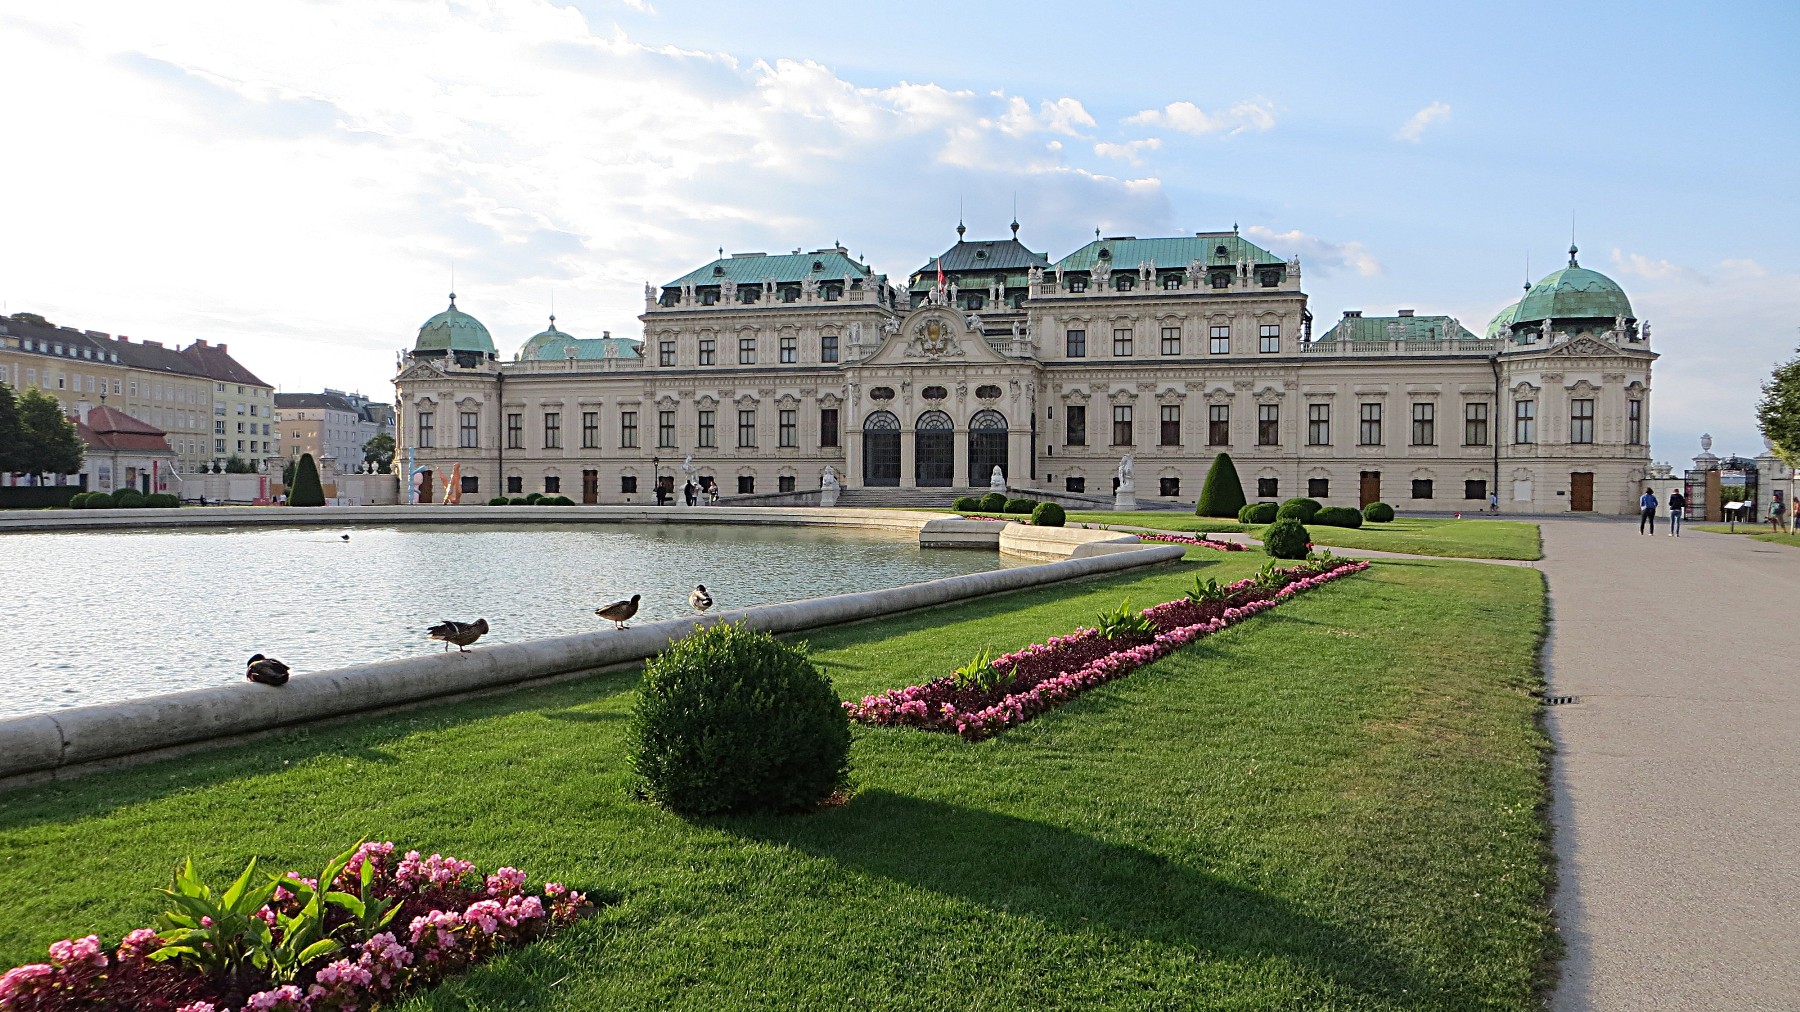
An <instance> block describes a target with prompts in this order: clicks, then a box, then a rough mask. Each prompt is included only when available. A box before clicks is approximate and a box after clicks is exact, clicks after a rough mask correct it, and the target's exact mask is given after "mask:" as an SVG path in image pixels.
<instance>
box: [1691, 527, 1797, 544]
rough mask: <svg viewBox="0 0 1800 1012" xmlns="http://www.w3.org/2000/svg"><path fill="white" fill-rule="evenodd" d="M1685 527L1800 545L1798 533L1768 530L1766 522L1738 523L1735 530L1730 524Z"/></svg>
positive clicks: (1771, 542)
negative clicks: (1759, 524) (1757, 523)
mask: <svg viewBox="0 0 1800 1012" xmlns="http://www.w3.org/2000/svg"><path fill="white" fill-rule="evenodd" d="M1685 529H1686V530H1691V531H1706V532H1708V533H1711V534H1742V535H1744V536H1746V537H1749V538H1754V539H1755V540H1757V541H1767V542H1769V543H1770V544H1775V545H1795V546H1800V534H1795V533H1792V532H1789V531H1781V532H1779V533H1778V532H1776V531H1773V530H1770V529H1769V525H1768V524H1766V523H1765V524H1762V525H1761V526H1758V525H1756V524H1738V525H1737V530H1732V529H1731V525H1730V524H1688V525H1686V526H1685Z"/></svg>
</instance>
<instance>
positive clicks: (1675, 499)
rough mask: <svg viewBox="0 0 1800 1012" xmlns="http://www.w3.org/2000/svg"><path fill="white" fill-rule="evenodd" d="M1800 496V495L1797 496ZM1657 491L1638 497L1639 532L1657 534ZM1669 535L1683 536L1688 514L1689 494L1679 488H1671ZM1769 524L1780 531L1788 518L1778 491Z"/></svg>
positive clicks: (1770, 504) (1770, 503)
mask: <svg viewBox="0 0 1800 1012" xmlns="http://www.w3.org/2000/svg"><path fill="white" fill-rule="evenodd" d="M1796 498H1800V497H1796ZM1656 506H1657V503H1656V493H1655V492H1653V491H1651V490H1650V489H1645V490H1644V494H1643V495H1641V496H1639V497H1638V533H1639V534H1649V535H1650V536H1651V537H1655V536H1656ZM1668 506H1669V537H1671V538H1679V537H1681V521H1682V520H1683V519H1684V518H1685V517H1686V516H1687V496H1685V495H1683V494H1682V493H1681V490H1680V489H1678V488H1674V489H1670V490H1669V504H1668ZM1768 515H1769V526H1770V528H1772V529H1773V530H1774V531H1775V532H1776V533H1778V534H1779V533H1780V532H1781V529H1782V524H1783V523H1785V522H1786V520H1787V503H1786V502H1785V501H1783V499H1782V497H1781V493H1780V492H1779V491H1777V492H1776V493H1775V494H1774V495H1773V496H1772V497H1771V498H1770V500H1769V514H1768Z"/></svg>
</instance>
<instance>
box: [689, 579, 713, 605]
mask: <svg viewBox="0 0 1800 1012" xmlns="http://www.w3.org/2000/svg"><path fill="white" fill-rule="evenodd" d="M688 604H690V605H692V606H693V608H694V610H695V611H700V612H704V611H705V610H706V609H708V608H711V607H712V606H713V599H712V595H711V594H709V593H707V592H706V584H704V583H696V584H694V592H693V593H691V594H689V595H688Z"/></svg>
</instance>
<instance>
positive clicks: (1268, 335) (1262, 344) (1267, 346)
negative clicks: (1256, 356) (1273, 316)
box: [1256, 323, 1281, 353]
mask: <svg viewBox="0 0 1800 1012" xmlns="http://www.w3.org/2000/svg"><path fill="white" fill-rule="evenodd" d="M1256 342H1257V343H1256V350H1257V351H1260V352H1264V353H1268V352H1278V351H1280V350H1281V325H1280V324H1279V323H1274V324H1264V325H1263V327H1262V329H1261V330H1260V331H1259V332H1258V333H1257V337H1256Z"/></svg>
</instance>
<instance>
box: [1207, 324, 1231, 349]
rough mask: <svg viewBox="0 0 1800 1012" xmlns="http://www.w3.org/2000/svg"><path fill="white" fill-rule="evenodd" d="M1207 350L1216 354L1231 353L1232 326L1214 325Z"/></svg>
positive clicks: (1208, 339)
mask: <svg viewBox="0 0 1800 1012" xmlns="http://www.w3.org/2000/svg"><path fill="white" fill-rule="evenodd" d="M1207 350H1208V351H1210V352H1211V353H1212V354H1214V355H1229V354H1231V328H1230V327H1229V326H1224V327H1214V328H1212V330H1211V333H1210V336H1209V337H1208V338H1207Z"/></svg>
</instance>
